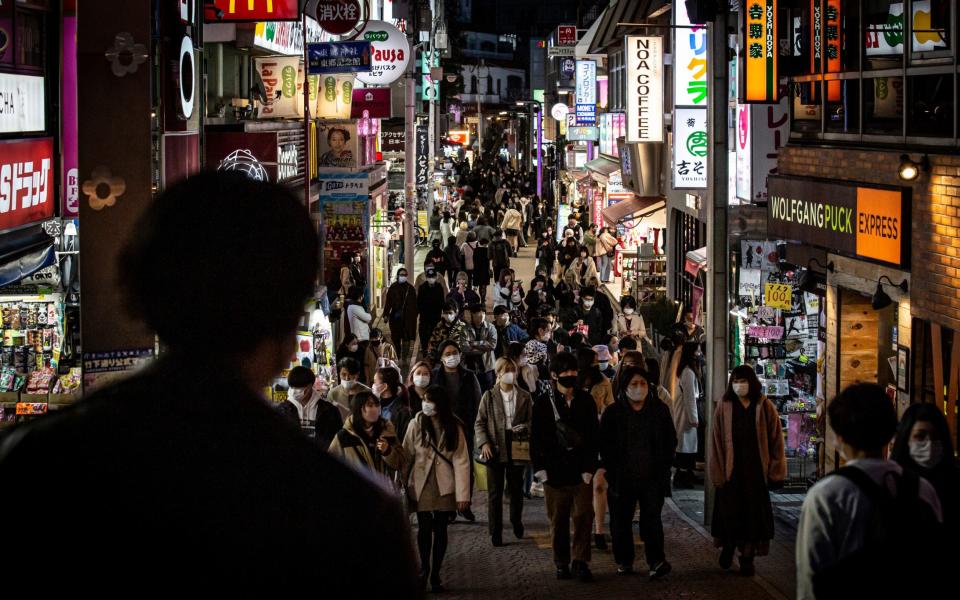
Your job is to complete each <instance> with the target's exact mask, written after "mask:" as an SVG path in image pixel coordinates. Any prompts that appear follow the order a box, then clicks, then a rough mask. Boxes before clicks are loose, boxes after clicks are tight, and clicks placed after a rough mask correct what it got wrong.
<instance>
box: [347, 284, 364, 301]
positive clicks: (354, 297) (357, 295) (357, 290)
mask: <svg viewBox="0 0 960 600" xmlns="http://www.w3.org/2000/svg"><path fill="white" fill-rule="evenodd" d="M347 299H349V300H350V301H352V302H356V303H358V304H359V303H360V302H363V288H362V287H359V286H356V285H355V286H353V287H351V288H350V290H349V291H348V292H347Z"/></svg>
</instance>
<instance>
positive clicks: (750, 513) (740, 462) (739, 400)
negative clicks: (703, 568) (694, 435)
mask: <svg viewBox="0 0 960 600" xmlns="http://www.w3.org/2000/svg"><path fill="white" fill-rule="evenodd" d="M681 384H684V381H683V380H681ZM710 443H711V447H712V449H713V452H711V453H710V458H709V461H708V463H707V469H708V470H709V473H710V481H711V483H713V485H714V486H715V488H716V495H715V500H714V510H713V527H712V529H713V531H712V533H713V538H714V544H715V545H716V546H717V547H718V548H720V549H721V552H720V567H721V568H722V569H729V568H730V567H731V565H732V564H733V555H734V552H735V551H736V550H737V549H739V550H740V574H741V575H746V576H751V575H753V574H754V569H755V567H754V557H757V556H766V555H767V554H768V553H769V550H770V540H772V539H773V508H772V506H771V504H770V493H769V492H768V491H767V490H768V489H776V488H779V487H782V486H783V481H784V479H786V477H787V457H786V454H785V452H784V445H783V430H782V427H781V424H780V413H778V412H777V408H776V407H775V406H774V404H773V402H771V401H770V399H769V398H767V397H766V396H764V395H763V388H762V387H761V384H760V380H759V379H757V375H756V373H754V371H753V369H752V368H751V367H749V366H747V365H740V366H739V367H736V368H735V369H733V371H732V372H731V373H730V383H729V384H728V386H727V391H726V393H725V394H724V395H723V399H722V400H721V401H720V402H719V403H718V405H717V409H716V412H715V413H714V420H713V431H712V435H711V440H710Z"/></svg>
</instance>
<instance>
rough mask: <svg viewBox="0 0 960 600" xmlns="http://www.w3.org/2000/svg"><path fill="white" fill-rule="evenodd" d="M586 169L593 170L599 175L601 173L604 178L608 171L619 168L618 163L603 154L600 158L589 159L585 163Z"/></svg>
mask: <svg viewBox="0 0 960 600" xmlns="http://www.w3.org/2000/svg"><path fill="white" fill-rule="evenodd" d="M585 166H586V167H587V169H588V170H590V171H593V172H594V173H597V174H599V175H602V176H603V177H604V178H606V177H609V176H610V173H613V172H614V171H619V170H620V163H619V162H617V161H615V160H610V159H609V158H606V157H604V156H601V157H600V158H595V159H593V160H591V161H589V162H588V163H587V164H586V165H585Z"/></svg>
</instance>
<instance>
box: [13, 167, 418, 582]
mask: <svg viewBox="0 0 960 600" xmlns="http://www.w3.org/2000/svg"><path fill="white" fill-rule="evenodd" d="M211 223H216V227H211V226H210V225H211ZM130 231H131V232H136V235H135V236H133V237H132V238H131V241H130V243H129V245H128V246H127V248H126V250H125V252H124V253H123V255H122V259H121V262H120V269H119V274H118V278H117V280H118V281H120V282H122V283H123V285H124V286H125V288H126V289H125V292H126V294H127V298H128V306H130V307H131V308H132V309H134V311H135V312H136V314H137V315H138V316H140V317H142V318H143V319H144V320H145V321H146V325H147V326H148V327H149V328H150V329H151V330H153V331H155V332H156V333H157V335H158V336H159V338H160V340H161V341H162V342H163V343H164V347H165V348H167V349H168V350H167V352H166V353H165V354H164V355H163V356H162V357H161V358H159V359H158V360H156V361H155V362H154V363H153V364H152V365H150V366H148V367H147V368H145V369H144V370H141V371H140V372H138V373H135V374H132V375H131V376H130V377H128V378H127V379H125V380H123V381H122V382H119V383H115V384H113V385H110V386H108V387H105V388H103V389H102V390H101V391H99V392H96V393H94V394H93V395H91V396H90V397H88V398H85V399H84V400H83V401H82V402H79V403H77V404H76V405H74V406H73V407H71V408H68V409H64V410H61V411H57V412H56V413H53V414H51V415H49V416H47V417H43V418H41V419H39V420H37V421H34V422H32V423H29V424H26V425H22V426H19V427H17V428H16V429H14V430H13V431H12V432H11V433H10V434H9V435H8V436H7V437H6V439H5V440H4V443H3V444H2V446H0V481H2V482H3V489H4V491H5V493H4V494H2V496H0V512H2V513H3V514H13V513H14V512H19V511H22V510H23V508H24V507H30V509H31V510H34V511H36V510H37V509H38V507H41V508H40V511H41V512H42V513H43V514H42V515H41V518H29V519H28V518H16V519H8V520H7V521H6V522H5V523H4V531H3V535H4V539H6V540H8V542H9V543H10V544H15V545H16V548H17V552H18V553H22V556H33V557H35V556H44V555H48V554H49V553H50V549H51V548H56V551H57V552H58V553H60V552H62V553H63V554H62V555H63V556H64V557H69V559H66V560H62V561H58V564H57V566H56V569H55V571H56V575H55V576H51V570H50V564H49V562H48V561H43V560H33V561H30V560H28V561H22V562H23V564H21V565H19V566H18V567H17V569H18V573H19V574H20V575H22V576H23V577H24V580H25V581H30V585H31V589H32V590H33V591H35V592H37V593H39V594H40V595H44V596H52V595H54V593H56V592H60V591H66V588H67V586H69V593H71V594H77V593H78V591H79V590H84V591H88V592H89V593H88V594H87V595H90V593H93V592H94V591H95V592H96V594H97V595H101V596H114V595H121V594H123V595H130V591H131V590H135V589H144V586H149V589H150V593H151V594H152V595H161V594H163V595H171V594H181V595H182V594H183V591H184V590H185V589H212V588H213V587H214V586H216V589H217V591H218V592H220V593H233V594H235V593H236V591H237V590H242V594H243V595H259V596H266V595H284V596H287V595H292V594H293V592H294V591H295V590H297V591H298V590H299V588H301V587H304V586H305V585H306V581H308V580H309V581H310V582H311V583H316V582H317V581H321V582H324V586H325V588H324V593H325V594H327V595H329V596H331V597H346V596H355V595H356V593H357V590H356V588H355V583H356V582H357V581H363V583H364V590H363V594H364V596H365V597H388V596H390V597H399V598H406V597H417V596H419V595H420V590H419V586H418V582H417V578H416V572H417V566H416V560H415V558H414V554H413V548H412V545H411V540H410V531H409V528H408V525H407V523H406V519H405V518H404V515H403V513H402V510H401V507H400V503H399V502H397V500H396V499H395V498H393V497H392V495H391V494H390V493H388V492H386V491H384V490H383V489H381V488H380V487H378V486H377V485H375V484H373V483H371V482H370V481H369V479H368V478H366V477H364V476H362V475H360V474H358V473H355V472H354V471H352V470H351V469H350V468H349V467H347V466H345V465H343V464H341V463H339V462H338V461H337V460H336V459H334V458H332V457H330V456H329V455H328V454H327V453H326V452H324V451H322V450H321V449H320V448H318V447H317V446H316V445H315V444H313V443H312V442H310V441H309V440H307V439H306V438H305V437H304V436H303V435H300V432H299V430H298V428H296V427H294V426H293V425H291V424H290V423H288V422H287V421H285V420H284V419H283V417H281V416H280V415H279V414H277V412H276V411H275V410H273V409H272V408H271V407H270V406H269V405H268V404H267V403H266V402H265V401H264V399H263V398H262V396H261V391H262V390H263V388H264V387H265V386H267V385H269V383H270V382H271V381H272V380H273V377H274V376H275V375H276V374H277V373H279V372H280V371H281V369H283V367H285V366H286V365H288V364H289V359H290V356H291V355H292V354H293V350H294V348H295V347H296V343H295V341H296V330H297V323H298V322H299V319H300V317H301V315H302V313H303V306H304V302H305V301H306V299H307V298H308V297H309V296H310V294H311V293H312V291H313V284H314V278H315V277H316V274H317V258H316V257H317V238H316V234H315V232H314V231H313V228H312V226H311V224H310V215H309V214H308V213H307V210H306V208H305V207H304V206H303V204H302V202H301V201H300V200H298V199H297V198H296V197H295V196H294V195H293V194H291V193H290V191H288V190H287V189H285V188H283V187H282V186H279V185H276V184H273V183H264V182H257V181H253V180H251V179H248V178H247V177H245V176H244V175H242V174H239V173H223V172H220V173H216V172H210V173H203V174H199V175H195V176H193V177H190V178H188V179H186V180H184V181H182V182H180V183H177V184H174V185H173V186H170V187H168V188H167V189H166V190H165V191H164V192H163V193H162V194H161V195H160V196H159V197H158V198H157V199H156V200H154V201H153V202H151V203H148V204H147V205H146V206H145V211H144V214H143V217H142V218H141V219H140V221H139V222H138V223H137V224H136V225H135V226H133V227H131V229H130ZM212 282H216V283H215V284H213V283H212ZM211 323H215V326H216V331H217V334H216V339H217V347H216V349H212V348H211V346H210V341H211V337H210V335H211ZM118 326H119V325H118ZM115 335H116V334H115ZM116 339H117V340H120V339H121V337H119V336H117V337H116ZM118 343H122V342H119V341H118ZM54 504H59V505H62V507H63V510H52V509H49V510H43V508H42V507H48V508H50V507H52V506H53V505H54ZM373 539H375V540H377V543H378V544H383V546H382V548H383V549H384V550H383V552H384V553H387V554H389V556H386V555H384V556H381V557H380V558H381V559H383V560H382V561H381V562H380V564H378V565H377V568H375V569H371V568H370V566H369V564H367V563H365V562H364V561H358V560H356V557H358V556H364V555H368V554H369V551H370V540H373ZM276 556H298V557H310V565H311V566H310V575H309V577H308V578H306V579H304V578H298V577H290V576H289V573H287V572H285V571H284V570H282V569H272V568H268V567H267V566H266V565H268V563H269V558H268V557H276Z"/></svg>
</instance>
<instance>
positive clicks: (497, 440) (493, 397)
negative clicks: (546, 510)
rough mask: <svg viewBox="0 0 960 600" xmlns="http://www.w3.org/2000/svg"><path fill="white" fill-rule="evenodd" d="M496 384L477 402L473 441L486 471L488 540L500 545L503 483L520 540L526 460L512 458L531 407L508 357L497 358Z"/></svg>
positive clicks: (525, 434)
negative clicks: (514, 444) (515, 442)
mask: <svg viewBox="0 0 960 600" xmlns="http://www.w3.org/2000/svg"><path fill="white" fill-rule="evenodd" d="M496 374H497V384H496V385H495V386H494V387H493V389H491V390H489V391H487V392H486V393H485V394H484V395H483V398H481V399H480V407H479V409H478V411H477V420H476V422H475V423H474V432H475V433H474V439H475V440H476V444H477V447H478V448H479V449H480V455H481V457H482V458H483V460H484V461H486V463H485V466H486V469H487V485H488V493H489V498H488V503H487V511H488V512H487V516H488V520H487V522H488V525H489V528H490V530H489V531H490V540H491V542H492V543H493V545H494V546H502V545H503V489H504V480H506V487H507V489H508V491H509V494H510V523H511V525H513V534H514V536H515V537H516V538H517V539H518V540H519V539H521V538H523V532H524V530H523V521H522V515H523V471H524V468H525V462H526V457H524V459H523V461H520V460H519V458H518V457H514V456H513V450H512V442H513V440H514V439H516V440H518V441H521V440H528V439H529V437H528V436H529V433H530V421H531V418H532V404H531V398H530V394H529V393H528V392H526V391H524V390H522V389H520V386H519V385H518V382H517V377H518V376H517V365H516V364H515V363H514V362H513V361H512V360H510V359H508V358H498V359H497V363H496Z"/></svg>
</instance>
